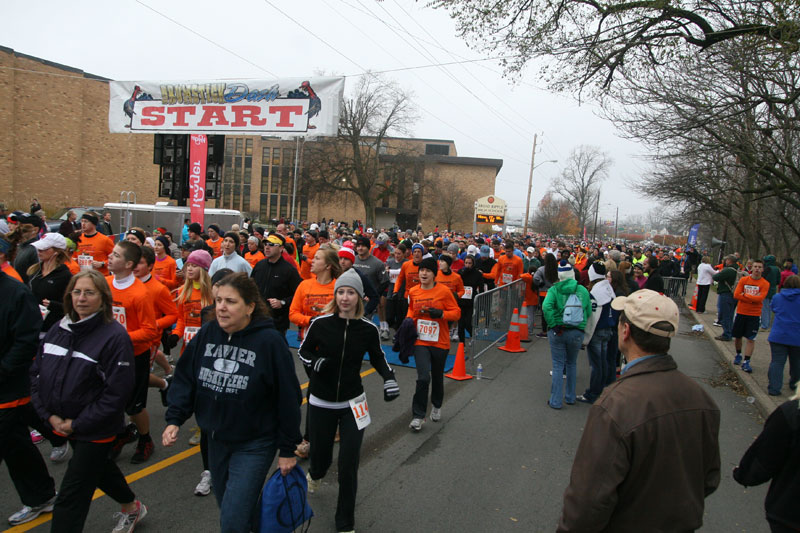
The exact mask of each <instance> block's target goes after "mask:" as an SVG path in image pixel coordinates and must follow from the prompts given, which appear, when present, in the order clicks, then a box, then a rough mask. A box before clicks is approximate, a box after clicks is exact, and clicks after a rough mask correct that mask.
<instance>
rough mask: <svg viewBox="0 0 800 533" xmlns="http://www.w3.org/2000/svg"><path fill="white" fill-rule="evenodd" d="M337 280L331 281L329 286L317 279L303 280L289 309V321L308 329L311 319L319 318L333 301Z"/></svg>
mask: <svg viewBox="0 0 800 533" xmlns="http://www.w3.org/2000/svg"><path fill="white" fill-rule="evenodd" d="M334 285H336V280H335V279H333V280H331V282H330V283H328V284H327V285H322V284H321V283H319V282H318V281H317V278H312V279H307V280H303V281H302V282H301V283H300V285H298V286H297V290H296V291H295V293H294V297H293V298H292V305H291V306H290V307H289V320H290V321H291V322H292V324H297V325H298V326H299V327H300V328H306V327H308V325H309V324H310V323H311V319H312V318H314V317H316V316H319V315H320V314H321V313H322V309H323V308H324V307H325V306H326V305H328V302H330V301H331V300H333V289H334Z"/></svg>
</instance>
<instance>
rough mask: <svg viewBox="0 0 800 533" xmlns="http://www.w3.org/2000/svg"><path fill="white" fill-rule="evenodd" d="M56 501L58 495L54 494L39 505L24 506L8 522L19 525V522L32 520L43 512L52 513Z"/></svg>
mask: <svg viewBox="0 0 800 533" xmlns="http://www.w3.org/2000/svg"><path fill="white" fill-rule="evenodd" d="M55 502H56V497H55V496H53V497H52V498H50V499H49V500H47V501H46V502H44V503H43V504H42V505H37V506H36V507H28V506H27V505H25V506H23V507H22V509H20V510H19V511H17V512H16V513H14V514H12V515H11V516H9V517H8V523H9V524H11V525H12V526H17V525H19V524H24V523H25V522H30V521H31V520H33V519H34V518H36V517H38V516H39V515H40V514H42V513H52V512H53V504H54V503H55Z"/></svg>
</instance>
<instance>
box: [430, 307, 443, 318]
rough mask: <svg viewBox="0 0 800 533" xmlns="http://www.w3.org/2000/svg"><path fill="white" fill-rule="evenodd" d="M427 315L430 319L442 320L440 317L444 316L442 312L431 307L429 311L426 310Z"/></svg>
mask: <svg viewBox="0 0 800 533" xmlns="http://www.w3.org/2000/svg"><path fill="white" fill-rule="evenodd" d="M428 314H429V315H430V317H431V318H442V316H443V315H444V311H442V310H441V309H434V308H433V307H431V308H430V309H428Z"/></svg>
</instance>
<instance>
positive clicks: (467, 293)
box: [461, 287, 472, 300]
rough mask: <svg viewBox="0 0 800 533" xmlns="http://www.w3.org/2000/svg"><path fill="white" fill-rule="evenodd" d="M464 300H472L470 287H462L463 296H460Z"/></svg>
mask: <svg viewBox="0 0 800 533" xmlns="http://www.w3.org/2000/svg"><path fill="white" fill-rule="evenodd" d="M461 298H463V299H464V300H472V287H464V296H462V297H461Z"/></svg>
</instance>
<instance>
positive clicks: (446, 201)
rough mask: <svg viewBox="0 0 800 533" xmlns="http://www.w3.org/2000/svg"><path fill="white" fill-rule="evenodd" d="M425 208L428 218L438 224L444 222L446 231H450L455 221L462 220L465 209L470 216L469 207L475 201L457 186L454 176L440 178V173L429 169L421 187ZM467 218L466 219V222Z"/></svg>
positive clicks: (434, 169)
mask: <svg viewBox="0 0 800 533" xmlns="http://www.w3.org/2000/svg"><path fill="white" fill-rule="evenodd" d="M423 187H424V193H423V194H424V196H423V197H424V199H425V206H426V207H427V209H428V210H429V215H428V216H429V217H430V218H433V220H435V221H436V223H437V225H439V224H438V223H439V222H444V224H445V225H446V226H447V231H450V229H451V228H452V226H453V225H454V224H455V222H456V221H457V220H464V211H465V208H467V209H466V210H467V211H468V212H469V214H470V215H471V214H472V211H471V210H470V209H468V208H469V206H471V205H472V203H473V202H474V201H475V198H473V197H470V195H469V194H467V192H466V191H465V190H464V189H463V188H462V187H460V186H459V184H458V180H457V179H456V177H455V176H452V177H449V178H441V177H440V173H439V172H438V170H437V169H436V167H434V168H433V169H431V168H430V167H429V168H428V169H427V172H426V179H425V183H424V185H423ZM468 220H469V218H467V221H468Z"/></svg>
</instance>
